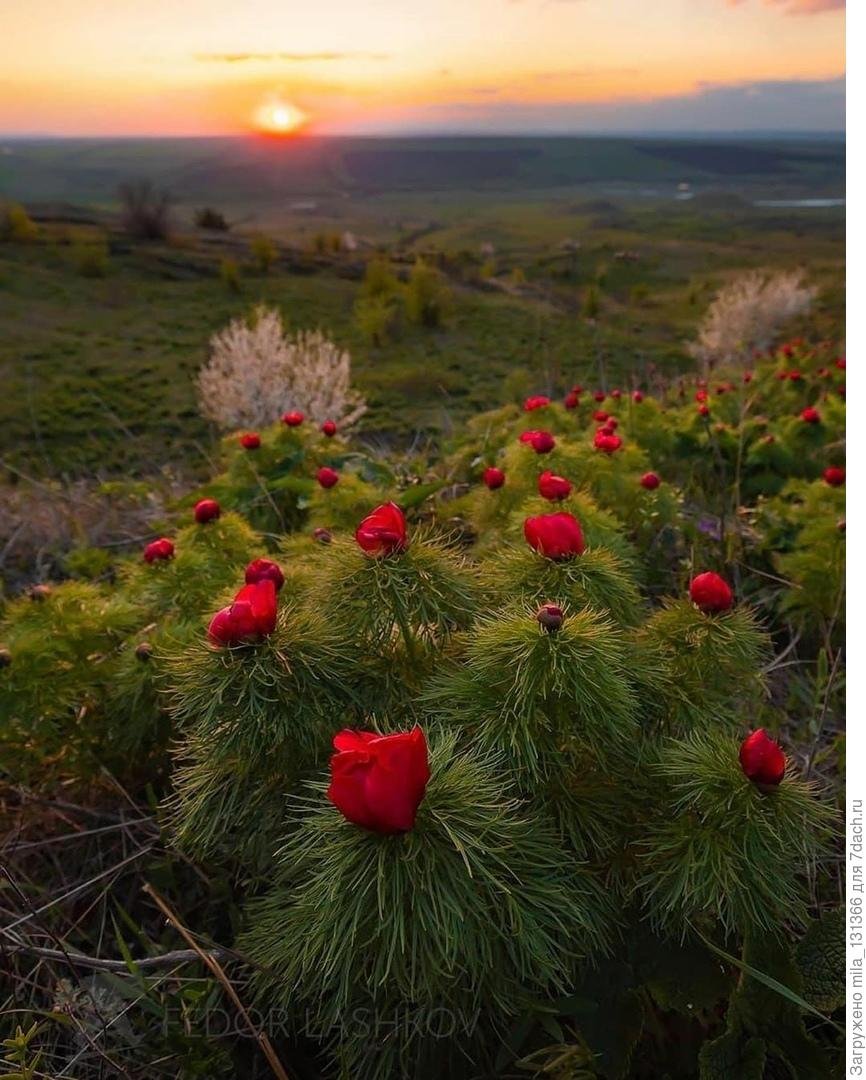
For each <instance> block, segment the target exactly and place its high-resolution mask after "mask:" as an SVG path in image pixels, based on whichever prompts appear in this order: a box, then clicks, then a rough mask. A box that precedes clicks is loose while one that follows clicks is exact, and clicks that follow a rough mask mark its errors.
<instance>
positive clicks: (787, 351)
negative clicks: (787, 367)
mask: <svg viewBox="0 0 866 1080" xmlns="http://www.w3.org/2000/svg"><path fill="white" fill-rule="evenodd" d="M782 353H783V355H784V356H787V357H788V359H790V358H791V357H792V356H793V355H794V348H793V346H791V345H783V346H782Z"/></svg>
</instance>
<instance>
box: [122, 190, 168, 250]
mask: <svg viewBox="0 0 866 1080" xmlns="http://www.w3.org/2000/svg"><path fill="white" fill-rule="evenodd" d="M118 196H119V198H120V220H121V224H122V225H123V228H124V229H125V230H126V231H127V232H128V233H129V235H130V236H134V237H135V238H136V239H138V240H167V239H168V237H169V233H170V232H171V196H170V195H169V193H168V192H167V191H160V190H158V189H157V188H156V187H155V186H154V185H153V183H151V181H150V180H134V181H130V182H128V183H125V184H121V185H120V188H119V189H118Z"/></svg>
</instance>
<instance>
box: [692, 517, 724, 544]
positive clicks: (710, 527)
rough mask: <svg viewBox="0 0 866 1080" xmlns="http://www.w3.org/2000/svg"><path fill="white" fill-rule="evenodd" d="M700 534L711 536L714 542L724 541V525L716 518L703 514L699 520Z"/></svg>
mask: <svg viewBox="0 0 866 1080" xmlns="http://www.w3.org/2000/svg"><path fill="white" fill-rule="evenodd" d="M698 532H702V533H704V535H705V536H709V537H710V538H711V539H713V540H721V539H722V523H721V521H719V519H718V518H716V517H710V515H708V514H702V515H701V516H700V517H699V518H698Z"/></svg>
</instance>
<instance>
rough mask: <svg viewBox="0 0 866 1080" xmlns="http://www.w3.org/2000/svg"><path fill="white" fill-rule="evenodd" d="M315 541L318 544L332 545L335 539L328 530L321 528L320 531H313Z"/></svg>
mask: <svg viewBox="0 0 866 1080" xmlns="http://www.w3.org/2000/svg"><path fill="white" fill-rule="evenodd" d="M313 539H314V540H315V541H316V543H317V544H330V542H331V541H332V540H333V537H332V536H331V534H330V532H329V531H328V530H327V529H323V528H321V527H320V528H318V529H313Z"/></svg>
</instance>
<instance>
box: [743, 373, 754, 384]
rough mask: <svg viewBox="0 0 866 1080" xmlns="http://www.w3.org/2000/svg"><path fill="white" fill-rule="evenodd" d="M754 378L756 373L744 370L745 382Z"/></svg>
mask: <svg viewBox="0 0 866 1080" xmlns="http://www.w3.org/2000/svg"><path fill="white" fill-rule="evenodd" d="M753 378H754V375H753V374H752V372H751V371H744V372H743V382H744V383H750V382H751V381H752V379H753Z"/></svg>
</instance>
